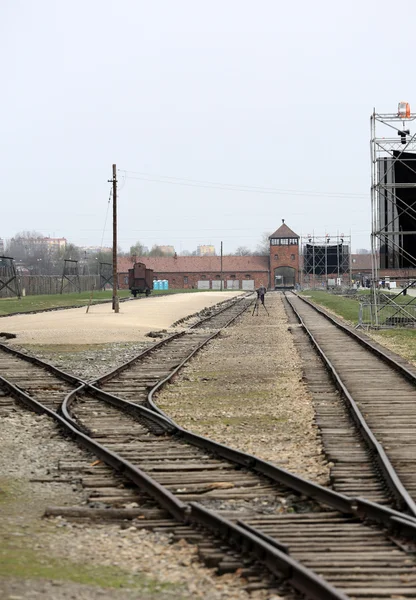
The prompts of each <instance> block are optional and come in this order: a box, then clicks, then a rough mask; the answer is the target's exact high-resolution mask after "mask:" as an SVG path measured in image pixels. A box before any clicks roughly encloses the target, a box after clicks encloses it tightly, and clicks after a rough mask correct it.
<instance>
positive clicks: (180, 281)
mask: <svg viewBox="0 0 416 600" xmlns="http://www.w3.org/2000/svg"><path fill="white" fill-rule="evenodd" d="M218 275H219V273H218V272H211V273H209V272H207V271H204V272H203V273H161V272H157V273H156V272H155V273H154V277H155V279H167V280H168V282H169V289H174V290H175V289H176V290H183V289H197V288H198V281H203V280H204V279H205V281H213V280H219V279H220V278H219V277H217V276H218ZM231 275H235V277H231ZM246 275H250V277H246ZM203 276H204V277H203ZM126 277H127V273H119V274H118V284H119V288H120V289H124V290H127V289H128V288H129V285H128V279H127V283H126ZM185 277H187V278H188V281H187V283H185ZM229 279H234V280H238V281H239V282H240V284H239V289H240V290H241V289H242V283H241V282H242V281H243V280H245V279H254V287H256V288H258V287H259V286H260V284H261V283H263V284H264V285H266V286H267V285H268V281H269V273H268V272H267V271H250V270H249V269H248V270H247V271H244V272H242V273H241V272H240V273H239V272H236V271H233V272H231V271H229V272H227V271H224V273H223V280H224V281H225V282H226V281H227V280H229ZM210 287H211V284H210ZM224 287H225V288H226V283H225V284H224Z"/></svg>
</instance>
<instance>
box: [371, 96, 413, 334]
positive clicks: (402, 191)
mask: <svg viewBox="0 0 416 600" xmlns="http://www.w3.org/2000/svg"><path fill="white" fill-rule="evenodd" d="M415 119H416V115H412V114H411V113H410V106H409V104H408V103H406V102H400V103H399V107H398V111H397V112H396V113H378V112H376V110H375V109H374V110H373V114H372V115H371V118H370V125H371V144H370V148H371V256H372V303H374V304H375V311H374V314H375V315H376V319H375V323H374V324H375V325H376V326H377V325H378V319H377V315H378V314H379V312H380V310H379V305H380V293H379V284H380V275H379V270H380V269H402V270H403V271H402V273H403V274H404V273H405V269H407V270H408V269H414V268H416V133H413V134H411V132H410V128H409V123H411V122H413V121H414V120H415ZM409 283H410V282H406V285H409ZM406 285H404V286H403V287H404V288H406Z"/></svg>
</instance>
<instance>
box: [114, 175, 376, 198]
mask: <svg viewBox="0 0 416 600" xmlns="http://www.w3.org/2000/svg"><path fill="white" fill-rule="evenodd" d="M118 170H119V171H120V172H122V173H124V176H125V179H126V180H127V179H136V180H139V181H150V182H153V183H165V184H170V185H182V186H188V187H200V188H208V189H221V190H225V191H231V192H249V193H257V194H276V195H279V194H281V195H283V194H284V195H295V196H324V197H332V198H334V197H337V198H357V199H360V198H367V196H366V195H364V194H356V193H352V192H319V191H314V190H286V189H280V188H272V187H270V188H269V187H262V186H250V185H244V184H234V183H219V182H215V181H203V180H201V181H200V180H197V179H187V178H184V177H171V176H169V175H152V174H150V173H143V172H140V171H128V170H126V169H118Z"/></svg>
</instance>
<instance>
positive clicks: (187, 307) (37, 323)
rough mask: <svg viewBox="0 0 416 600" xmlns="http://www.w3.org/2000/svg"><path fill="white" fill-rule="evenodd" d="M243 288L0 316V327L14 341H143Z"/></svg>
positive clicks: (41, 342)
mask: <svg viewBox="0 0 416 600" xmlns="http://www.w3.org/2000/svg"><path fill="white" fill-rule="evenodd" d="M241 293H242V292H197V293H194V294H192V293H188V294H172V295H171V296H159V297H158V296H153V297H152V296H150V297H149V298H146V299H140V300H134V299H132V300H131V301H129V302H123V303H122V304H120V312H119V313H118V314H115V313H113V311H112V309H111V304H110V303H105V304H101V305H99V304H97V305H94V306H92V307H91V308H90V310H89V312H88V313H86V309H85V307H82V308H71V309H68V310H59V311H53V312H44V313H37V314H32V315H13V316H10V317H4V318H2V320H1V330H2V331H4V332H7V333H14V334H15V335H16V336H17V337H16V338H15V340H11V341H10V343H17V344H100V343H109V342H137V341H146V340H147V338H146V334H147V333H148V332H149V331H152V330H155V329H156V330H157V329H159V330H160V329H166V328H168V327H170V326H171V324H172V323H174V322H175V321H177V320H179V319H182V318H183V317H186V316H187V315H190V314H192V313H195V312H197V311H200V310H202V309H203V308H205V307H209V306H213V305H214V304H217V303H218V302H222V301H223V300H226V299H229V298H233V297H234V296H238V295H240V294H241Z"/></svg>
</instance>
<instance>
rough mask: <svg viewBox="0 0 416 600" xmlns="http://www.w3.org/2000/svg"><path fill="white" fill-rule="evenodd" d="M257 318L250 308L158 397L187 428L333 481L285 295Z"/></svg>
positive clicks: (272, 297)
mask: <svg viewBox="0 0 416 600" xmlns="http://www.w3.org/2000/svg"><path fill="white" fill-rule="evenodd" d="M266 305H267V308H268V311H269V313H270V316H268V315H267V314H266V312H265V311H264V310H262V308H260V311H259V316H256V315H254V316H253V314H252V310H250V309H249V310H248V311H246V312H245V313H244V315H243V316H242V317H241V318H240V319H239V321H238V324H237V325H235V326H231V327H229V328H228V329H226V330H224V331H223V332H222V333H221V334H220V336H219V337H218V338H216V339H214V340H212V341H211V342H210V343H209V344H208V345H207V346H206V347H205V349H203V350H202V351H201V352H199V353H198V354H197V355H196V356H195V357H194V358H193V359H192V360H191V362H190V363H188V364H187V365H186V366H185V367H184V369H183V370H182V371H181V372H180V374H179V375H178V377H177V379H176V380H175V382H174V383H173V384H170V385H168V386H167V387H165V388H164V389H163V390H162V391H161V393H160V394H159V396H158V397H157V404H158V405H159V406H160V407H161V408H162V409H163V410H164V411H165V412H167V413H168V414H169V415H170V416H171V417H172V418H173V419H174V420H175V421H177V422H178V423H179V424H180V425H182V426H183V427H186V428H187V429H190V430H192V431H195V432H196V433H199V434H200V435H203V436H206V437H210V438H212V439H215V440H216V441H219V442H222V443H224V444H227V445H228V446H232V447H234V448H238V449H240V450H244V451H245V452H249V453H252V454H256V456H259V457H260V458H263V459H265V460H268V461H271V462H273V463H275V464H277V465H279V466H281V467H283V468H286V469H288V470H290V471H294V472H295V473H297V474H299V475H302V476H304V477H307V478H308V479H311V480H313V481H316V482H318V483H321V484H327V483H328V466H327V465H326V462H325V459H324V456H323V453H322V452H323V451H322V446H321V440H320V438H319V435H318V430H317V428H316V426H315V425H314V416H315V413H314V408H313V404H312V399H311V397H310V395H309V394H308V391H307V388H306V385H305V384H304V382H303V380H302V361H301V358H300V357H299V355H298V353H297V350H296V348H295V346H294V343H293V339H292V335H291V333H290V331H289V326H288V322H287V316H286V313H285V310H284V306H283V303H282V299H281V296H280V295H279V294H277V293H269V294H268V295H267V296H266Z"/></svg>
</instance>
